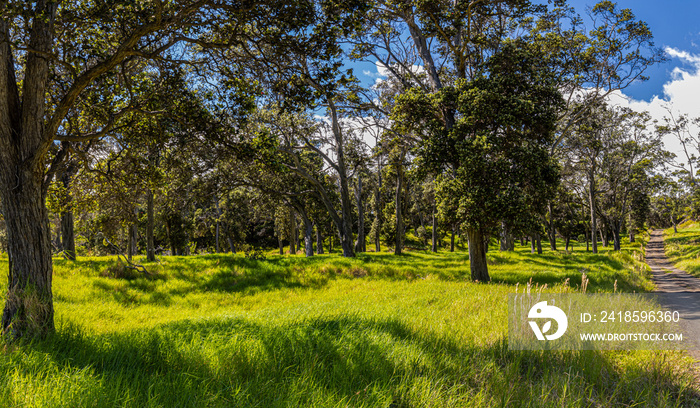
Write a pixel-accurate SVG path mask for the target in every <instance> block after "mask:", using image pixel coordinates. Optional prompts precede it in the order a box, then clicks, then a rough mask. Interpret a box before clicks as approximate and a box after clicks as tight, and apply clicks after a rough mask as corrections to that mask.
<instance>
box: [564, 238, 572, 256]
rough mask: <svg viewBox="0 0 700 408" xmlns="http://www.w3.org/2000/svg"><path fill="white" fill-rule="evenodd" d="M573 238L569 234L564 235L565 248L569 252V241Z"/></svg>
mask: <svg viewBox="0 0 700 408" xmlns="http://www.w3.org/2000/svg"><path fill="white" fill-rule="evenodd" d="M570 240H571V237H569V236H568V235H567V236H566V237H564V249H566V252H569V242H570Z"/></svg>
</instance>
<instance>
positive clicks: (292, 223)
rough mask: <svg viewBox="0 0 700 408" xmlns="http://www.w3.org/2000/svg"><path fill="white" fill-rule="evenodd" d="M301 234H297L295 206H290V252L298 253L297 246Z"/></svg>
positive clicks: (291, 253)
mask: <svg viewBox="0 0 700 408" xmlns="http://www.w3.org/2000/svg"><path fill="white" fill-rule="evenodd" d="M298 237H299V235H298V234H297V220H296V214H295V211H294V209H293V208H291V207H290V208H289V254H290V255H296V253H297V249H296V247H295V245H296V242H295V241H296V240H297V239H298Z"/></svg>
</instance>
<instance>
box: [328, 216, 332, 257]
mask: <svg viewBox="0 0 700 408" xmlns="http://www.w3.org/2000/svg"><path fill="white" fill-rule="evenodd" d="M332 230H333V224H332V223H331V231H332ZM328 253H329V254H332V253H333V234H331V235H330V236H329V237H328Z"/></svg>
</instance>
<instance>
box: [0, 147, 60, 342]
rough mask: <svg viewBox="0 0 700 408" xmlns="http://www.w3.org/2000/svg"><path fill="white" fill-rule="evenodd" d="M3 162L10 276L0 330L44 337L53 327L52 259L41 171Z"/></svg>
mask: <svg viewBox="0 0 700 408" xmlns="http://www.w3.org/2000/svg"><path fill="white" fill-rule="evenodd" d="M4 159H9V160H3V161H2V166H0V167H2V170H0V171H1V172H2V173H1V175H2V177H0V179H1V180H2V181H1V182H0V184H1V187H2V190H0V192H1V194H0V196H1V197H2V208H3V216H4V218H5V225H6V231H7V245H8V250H7V252H8V255H9V276H8V285H7V288H8V290H7V295H6V301H5V308H4V310H3V314H2V331H6V332H9V333H10V334H11V335H12V337H15V338H19V337H31V336H35V335H38V336H43V335H45V334H47V333H48V332H50V331H53V329H54V323H53V315H54V311H53V295H52V292H51V277H52V272H53V269H52V261H51V243H50V236H49V235H50V234H49V224H48V222H49V220H48V211H47V210H46V206H45V201H44V195H43V192H42V181H43V180H42V179H43V171H41V169H30V168H28V166H26V165H25V164H23V163H22V161H21V160H19V158H18V157H16V158H13V157H4Z"/></svg>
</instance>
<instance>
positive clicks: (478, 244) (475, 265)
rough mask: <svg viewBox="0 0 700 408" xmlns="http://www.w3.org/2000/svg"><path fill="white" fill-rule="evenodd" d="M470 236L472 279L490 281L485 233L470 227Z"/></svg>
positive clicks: (468, 232) (468, 231)
mask: <svg viewBox="0 0 700 408" xmlns="http://www.w3.org/2000/svg"><path fill="white" fill-rule="evenodd" d="M467 236H468V237H469V266H470V268H471V273H472V280H473V281H475V282H476V281H479V282H488V281H490V280H491V278H490V277H489V269H488V264H487V263H486V248H485V245H484V234H483V233H482V232H481V231H480V230H478V229H471V228H470V229H468V230H467Z"/></svg>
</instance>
